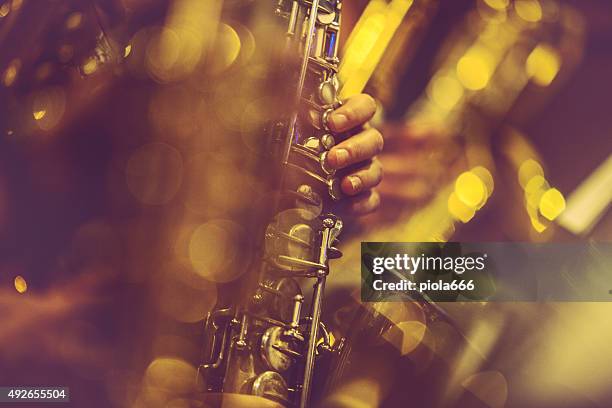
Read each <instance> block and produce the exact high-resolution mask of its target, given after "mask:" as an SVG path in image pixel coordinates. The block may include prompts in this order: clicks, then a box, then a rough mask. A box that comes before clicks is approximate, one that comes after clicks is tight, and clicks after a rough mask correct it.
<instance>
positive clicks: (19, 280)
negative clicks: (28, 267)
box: [14, 275, 28, 293]
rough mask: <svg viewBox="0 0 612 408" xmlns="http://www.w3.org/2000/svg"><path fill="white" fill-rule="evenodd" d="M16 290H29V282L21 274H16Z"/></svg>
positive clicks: (22, 291)
mask: <svg viewBox="0 0 612 408" xmlns="http://www.w3.org/2000/svg"><path fill="white" fill-rule="evenodd" d="M14 283H15V290H17V292H19V293H25V292H26V290H28V283H27V282H26V280H25V279H24V278H23V276H21V275H17V276H15V282H14Z"/></svg>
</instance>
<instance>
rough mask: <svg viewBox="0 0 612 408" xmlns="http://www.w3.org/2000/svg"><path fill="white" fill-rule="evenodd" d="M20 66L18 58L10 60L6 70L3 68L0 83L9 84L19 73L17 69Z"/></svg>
mask: <svg viewBox="0 0 612 408" xmlns="http://www.w3.org/2000/svg"><path fill="white" fill-rule="evenodd" d="M20 68H21V61H20V60H18V59H14V60H12V61H11V62H10V63H9V65H8V67H7V68H6V70H4V74H3V75H2V83H3V84H4V85H5V86H11V85H13V83H14V82H15V79H16V78H17V74H18V73H19V69H20Z"/></svg>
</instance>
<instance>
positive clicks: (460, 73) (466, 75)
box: [457, 46, 494, 91]
mask: <svg viewBox="0 0 612 408" xmlns="http://www.w3.org/2000/svg"><path fill="white" fill-rule="evenodd" d="M493 65H494V63H493V56H492V55H491V53H490V52H489V51H488V50H487V49H486V48H484V47H482V46H474V47H472V48H470V49H469V50H468V51H467V52H466V54H465V55H464V56H463V57H461V59H459V62H458V63H457V77H458V78H459V81H461V84H463V86H464V87H466V88H467V89H469V90H472V91H478V90H480V89H483V88H484V87H486V86H487V84H488V83H489V80H490V79H491V75H492V74H493Z"/></svg>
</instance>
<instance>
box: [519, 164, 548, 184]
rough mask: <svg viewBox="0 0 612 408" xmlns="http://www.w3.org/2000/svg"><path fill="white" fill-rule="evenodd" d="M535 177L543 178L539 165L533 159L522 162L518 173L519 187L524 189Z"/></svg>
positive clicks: (542, 171)
mask: <svg viewBox="0 0 612 408" xmlns="http://www.w3.org/2000/svg"><path fill="white" fill-rule="evenodd" d="M535 176H542V177H543V176H544V170H543V169H542V166H541V165H540V163H538V162H537V161H535V160H533V159H527V160H525V161H523V162H522V163H521V165H520V166H519V171H518V179H519V183H520V185H521V187H523V188H526V187H527V183H528V182H529V181H530V180H531V179H532V178H533V177H535Z"/></svg>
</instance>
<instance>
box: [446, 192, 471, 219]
mask: <svg viewBox="0 0 612 408" xmlns="http://www.w3.org/2000/svg"><path fill="white" fill-rule="evenodd" d="M447 208H448V212H449V213H450V214H451V215H452V216H453V218H455V219H457V220H459V221H461V222H463V223H467V222H469V221H470V220H471V219H472V218H474V215H475V214H476V211H475V210H474V208H473V207H470V206H468V205H466V204H465V203H464V202H463V201H461V200H460V199H459V198H458V197H457V194H455V192H453V193H451V195H450V196H449V197H448V201H447Z"/></svg>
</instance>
